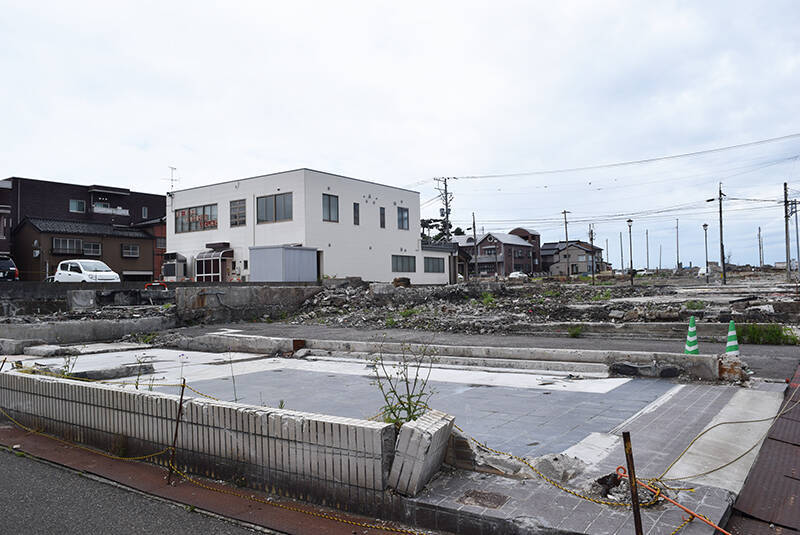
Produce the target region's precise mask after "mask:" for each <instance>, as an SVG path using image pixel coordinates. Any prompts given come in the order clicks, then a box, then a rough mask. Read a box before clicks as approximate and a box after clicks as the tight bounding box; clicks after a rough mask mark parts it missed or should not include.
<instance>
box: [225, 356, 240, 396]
mask: <svg viewBox="0 0 800 535" xmlns="http://www.w3.org/2000/svg"><path fill="white" fill-rule="evenodd" d="M228 364H229V365H230V367H231V382H232V383H233V402H234V403H236V402H237V401H239V396H237V395H236V375H234V373H233V355H231V352H230V350H228Z"/></svg>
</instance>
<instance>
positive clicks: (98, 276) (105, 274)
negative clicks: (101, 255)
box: [53, 260, 119, 282]
mask: <svg viewBox="0 0 800 535" xmlns="http://www.w3.org/2000/svg"><path fill="white" fill-rule="evenodd" d="M53 281H54V282H119V275H118V274H117V273H114V272H113V271H111V268H110V267H108V266H107V265H106V264H105V262H101V261H100V260H64V261H63V262H61V263H60V264H58V269H57V270H56V274H55V275H54V276H53Z"/></svg>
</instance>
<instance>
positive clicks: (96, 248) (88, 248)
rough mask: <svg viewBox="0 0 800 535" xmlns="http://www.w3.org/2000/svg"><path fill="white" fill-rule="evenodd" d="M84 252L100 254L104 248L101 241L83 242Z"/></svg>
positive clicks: (87, 254)
mask: <svg viewBox="0 0 800 535" xmlns="http://www.w3.org/2000/svg"><path fill="white" fill-rule="evenodd" d="M83 254H84V255H86V256H100V255H101V254H102V248H101V247H100V244H99V243H91V242H83Z"/></svg>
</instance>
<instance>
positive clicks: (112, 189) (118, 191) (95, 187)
mask: <svg viewBox="0 0 800 535" xmlns="http://www.w3.org/2000/svg"><path fill="white" fill-rule="evenodd" d="M14 179H15V180H27V181H30V182H47V183H48V184H60V185H62V186H75V187H78V188H86V189H87V190H95V191H100V190H103V191H104V192H107V193H113V194H124V195H128V194H130V193H136V194H137V195H153V196H157V197H165V195H164V194H163V193H148V192H146V191H132V190H129V189H127V188H120V187H117V186H102V185H98V184H76V183H74V182H65V181H63V180H62V181H59V180H44V179H41V178H27V177H24V176H10V177H7V178H4V179H1V180H0V182H2V181H6V180H8V181H9V182H11V180H14ZM106 190H107V191H106Z"/></svg>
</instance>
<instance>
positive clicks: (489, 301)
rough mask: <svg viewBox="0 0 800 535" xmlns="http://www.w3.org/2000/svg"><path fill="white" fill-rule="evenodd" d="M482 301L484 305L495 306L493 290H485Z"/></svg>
mask: <svg viewBox="0 0 800 535" xmlns="http://www.w3.org/2000/svg"><path fill="white" fill-rule="evenodd" d="M481 303H483V305H484V306H487V307H490V306H493V305H494V296H493V295H492V293H491V292H483V293H482V294H481Z"/></svg>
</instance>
